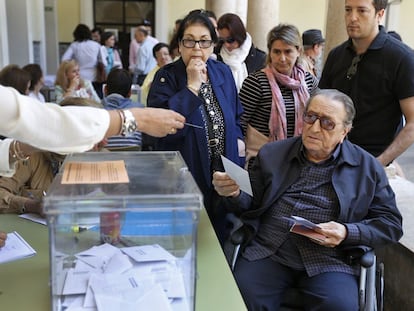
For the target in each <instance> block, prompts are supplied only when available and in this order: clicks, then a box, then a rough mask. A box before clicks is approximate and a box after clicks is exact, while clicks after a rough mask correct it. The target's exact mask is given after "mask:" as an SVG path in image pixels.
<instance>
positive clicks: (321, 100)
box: [213, 90, 402, 311]
mask: <svg viewBox="0 0 414 311" xmlns="http://www.w3.org/2000/svg"><path fill="white" fill-rule="evenodd" d="M354 114H355V110H354V106H353V104H352V100H351V99H350V98H349V97H348V96H347V95H345V94H343V93H341V92H339V91H337V90H320V91H319V92H317V93H316V94H315V95H313V96H312V97H311V98H310V100H309V101H308V103H307V106H306V108H305V113H304V117H303V121H304V126H303V133H302V136H301V137H293V138H288V139H285V140H280V141H277V142H272V143H268V144H266V145H264V146H263V147H262V148H261V149H260V151H259V153H258V156H257V157H256V159H255V162H254V164H253V167H252V169H251V170H250V180H251V183H252V189H253V196H250V195H248V194H246V193H245V192H243V191H241V190H240V188H239V186H238V185H237V184H236V182H235V181H234V180H233V179H231V178H230V177H229V176H228V175H227V174H226V173H220V172H216V173H215V174H214V175H213V185H214V186H215V189H216V191H217V192H218V193H219V194H220V195H222V196H224V197H227V200H228V202H229V204H232V206H233V208H234V211H235V212H237V213H239V214H240V215H241V219H242V221H243V223H244V225H245V227H244V228H245V229H246V230H245V231H246V233H248V237H247V243H246V245H244V247H243V251H242V254H241V256H240V257H239V258H238V260H237V262H236V265H235V270H234V273H235V278H236V281H237V283H238V286H239V288H240V291H241V293H242V295H243V298H244V300H245V302H246V304H247V306H248V309H249V310H250V311H255V310H279V306H280V303H281V301H282V300H283V299H282V298H283V296H284V293H285V291H286V289H288V288H290V287H298V288H299V289H300V291H301V292H302V294H303V299H304V301H303V302H304V305H305V307H306V310H336V311H341V310H343V311H345V310H346V311H351V310H355V311H356V310H359V308H358V281H357V274H358V267H355V266H353V265H349V263H348V262H347V260H346V257H347V256H346V255H347V251H346V250H347V248H349V247H353V246H357V245H366V246H369V247H373V248H376V247H378V246H381V245H384V244H386V243H390V242H397V241H398V240H399V239H400V237H401V236H402V219H401V214H400V213H399V211H398V209H397V207H396V202H395V195H394V193H393V191H392V189H391V187H390V186H389V184H388V179H387V177H386V175H385V172H384V169H383V168H382V166H381V164H380V163H379V162H378V161H377V160H376V159H375V158H374V157H373V156H372V155H370V154H369V153H368V152H366V151H364V150H363V149H361V148H360V147H358V146H356V145H354V144H352V143H351V142H349V141H348V140H347V139H346V137H347V135H348V133H349V131H350V130H351V127H352V121H353V117H354ZM292 216H299V217H302V218H305V219H308V220H310V221H312V222H313V223H315V224H316V227H315V228H314V229H313V230H314V231H313V238H309V237H306V236H302V235H299V234H295V233H293V232H291V231H290V230H291V228H292V225H293V223H294V218H293V217H292ZM316 237H317V238H316Z"/></svg>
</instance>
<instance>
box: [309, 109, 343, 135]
mask: <svg viewBox="0 0 414 311" xmlns="http://www.w3.org/2000/svg"><path fill="white" fill-rule="evenodd" d="M316 120H319V124H320V126H321V128H323V129H324V130H327V131H332V130H333V129H334V128H335V125H336V124H335V122H334V121H332V120H331V119H329V118H327V117H321V116H318V115H317V114H315V113H311V112H305V113H304V114H303V121H305V122H306V123H308V124H313V123H315V122H316Z"/></svg>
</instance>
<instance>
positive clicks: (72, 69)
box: [55, 59, 101, 104]
mask: <svg viewBox="0 0 414 311" xmlns="http://www.w3.org/2000/svg"><path fill="white" fill-rule="evenodd" d="M55 95H56V103H57V104H59V103H60V102H61V101H62V100H63V99H64V98H67V97H83V98H89V99H93V100H94V101H96V102H100V101H101V99H100V98H99V96H98V94H96V91H95V88H94V87H93V85H92V83H91V81H89V80H86V79H83V78H82V77H81V76H80V71H79V65H78V63H77V62H76V61H75V60H73V59H72V60H66V61H63V62H62V63H61V64H60V66H59V68H58V71H57V73H56V81H55Z"/></svg>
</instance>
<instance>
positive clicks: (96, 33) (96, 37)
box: [91, 27, 102, 44]
mask: <svg viewBox="0 0 414 311" xmlns="http://www.w3.org/2000/svg"><path fill="white" fill-rule="evenodd" d="M101 35H102V28H100V27H95V28H93V29H92V30H91V37H92V40H93V41H96V42H98V43H99V44H101Z"/></svg>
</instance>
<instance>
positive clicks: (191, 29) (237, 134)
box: [147, 10, 244, 243]
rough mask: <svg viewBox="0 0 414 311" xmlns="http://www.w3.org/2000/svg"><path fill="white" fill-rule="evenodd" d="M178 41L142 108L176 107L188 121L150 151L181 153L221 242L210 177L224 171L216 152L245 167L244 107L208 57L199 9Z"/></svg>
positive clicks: (208, 33)
mask: <svg viewBox="0 0 414 311" xmlns="http://www.w3.org/2000/svg"><path fill="white" fill-rule="evenodd" d="M177 40H178V42H179V49H180V53H181V58H180V59H178V60H177V61H175V62H172V63H170V64H168V65H165V66H164V67H162V68H160V69H159V70H158V71H157V73H156V74H155V77H154V80H153V82H152V85H151V88H150V91H149V94H148V101H147V106H148V107H157V108H167V109H172V110H174V111H177V112H179V113H180V114H182V115H183V116H184V117H185V118H186V120H187V122H188V125H186V126H185V127H184V129H183V130H180V131H178V132H177V133H175V134H174V135H169V136H168V137H165V138H159V139H156V141H155V146H154V149H155V150H178V151H180V152H181V155H182V156H183V158H184V160H185V161H186V163H187V165H188V168H189V170H190V172H191V173H192V174H193V176H194V179H195V181H196V182H197V184H198V186H199V188H200V190H201V192H202V193H203V195H204V206H205V207H206V210H207V212H208V214H209V217H210V219H211V222H212V224H213V227H214V229H215V231H216V234H217V236H218V238H219V240H220V242H221V243H223V242H224V241H225V239H226V237H227V235H228V230H229V228H228V225H229V222H228V220H227V214H226V213H225V212H224V209H223V208H222V206H221V204H220V198H219V196H218V195H217V193H215V191H214V189H213V186H212V184H211V179H212V173H213V172H214V171H216V170H219V171H223V164H222V161H221V155H223V156H225V157H227V158H228V159H230V160H231V161H233V162H234V163H236V164H237V165H240V166H243V165H244V143H243V134H242V130H241V126H240V122H239V120H240V115H241V114H242V111H243V109H242V106H241V104H240V101H239V98H238V95H237V89H236V86H235V84H234V79H233V76H232V74H231V71H230V69H229V67H228V66H227V65H225V64H224V63H222V62H218V61H216V60H214V59H211V58H210V56H211V54H212V53H213V49H214V43H215V42H217V33H216V31H215V29H214V26H213V24H212V23H211V21H210V19H209V17H208V16H207V14H205V11H204V10H194V11H192V12H190V13H189V14H188V15H187V16H186V17H185V18H184V20H183V22H182V23H181V25H180V28H179V30H178V32H177Z"/></svg>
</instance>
